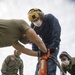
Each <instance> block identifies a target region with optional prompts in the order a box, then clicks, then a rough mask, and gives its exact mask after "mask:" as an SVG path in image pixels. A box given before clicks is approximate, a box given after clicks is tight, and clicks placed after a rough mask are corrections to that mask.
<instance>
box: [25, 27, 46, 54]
mask: <svg viewBox="0 0 75 75" xmlns="http://www.w3.org/2000/svg"><path fill="white" fill-rule="evenodd" d="M26 36H27V37H28V38H29V39H30V40H31V41H32V42H34V43H35V44H36V45H37V46H38V47H39V49H40V50H41V51H42V52H44V53H46V52H47V48H46V46H45V44H44V42H43V41H42V40H41V39H40V37H38V35H37V34H36V32H35V31H34V30H33V29H32V28H29V29H28V30H27V31H26Z"/></svg>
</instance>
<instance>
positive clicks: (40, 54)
mask: <svg viewBox="0 0 75 75" xmlns="http://www.w3.org/2000/svg"><path fill="white" fill-rule="evenodd" d="M47 52H48V50H47ZM47 52H46V53H47ZM46 53H43V52H42V51H41V50H39V51H38V57H41V56H42V55H43V54H46Z"/></svg>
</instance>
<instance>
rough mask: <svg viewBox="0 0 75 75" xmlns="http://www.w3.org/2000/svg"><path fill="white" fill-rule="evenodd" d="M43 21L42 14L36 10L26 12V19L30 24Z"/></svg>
mask: <svg viewBox="0 0 75 75" xmlns="http://www.w3.org/2000/svg"><path fill="white" fill-rule="evenodd" d="M39 18H40V19H43V18H44V13H43V12H42V11H41V10H40V9H38V8H33V9H30V10H29V12H28V19H29V21H30V22H35V21H36V20H38V19H39Z"/></svg>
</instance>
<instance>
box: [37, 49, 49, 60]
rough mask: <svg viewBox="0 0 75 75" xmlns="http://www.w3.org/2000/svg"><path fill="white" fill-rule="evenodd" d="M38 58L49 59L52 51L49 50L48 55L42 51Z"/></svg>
mask: <svg viewBox="0 0 75 75" xmlns="http://www.w3.org/2000/svg"><path fill="white" fill-rule="evenodd" d="M38 57H40V58H41V59H47V58H49V57H50V49H48V50H47V53H43V52H42V51H39V52H38Z"/></svg>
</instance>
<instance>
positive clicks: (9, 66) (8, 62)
mask: <svg viewBox="0 0 75 75" xmlns="http://www.w3.org/2000/svg"><path fill="white" fill-rule="evenodd" d="M18 70H19V75H23V61H22V59H21V58H20V57H16V56H15V55H9V56H7V58H6V59H5V60H4V62H3V65H2V69H1V72H2V75H18V74H17V73H18Z"/></svg>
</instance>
